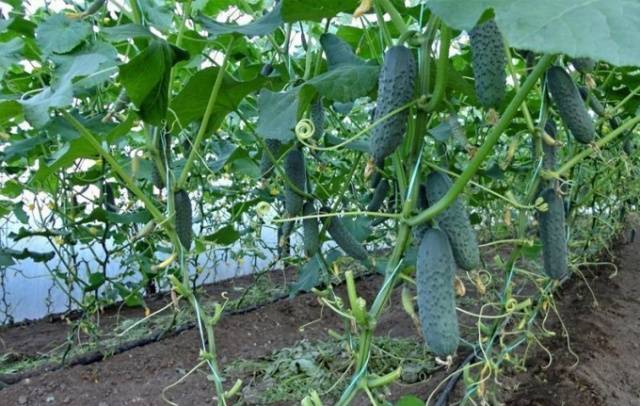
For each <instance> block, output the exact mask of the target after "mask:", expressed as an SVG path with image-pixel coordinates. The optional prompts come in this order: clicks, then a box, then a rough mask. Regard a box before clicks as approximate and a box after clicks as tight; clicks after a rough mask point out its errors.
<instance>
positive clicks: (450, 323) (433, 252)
mask: <svg viewBox="0 0 640 406" xmlns="http://www.w3.org/2000/svg"><path fill="white" fill-rule="evenodd" d="M455 272H456V266H455V260H454V258H453V253H452V252H451V246H450V244H449V239H448V238H447V235H446V234H445V233H444V232H443V231H441V230H437V229H434V228H430V229H427V230H426V231H425V232H424V233H423V234H422V240H421V241H420V246H419V247H418V256H417V261H416V285H417V290H418V313H419V316H420V326H421V328H422V334H423V336H424V338H425V340H426V341H427V345H428V346H429V349H430V350H431V351H432V352H433V353H434V354H435V355H437V356H438V357H440V358H445V357H446V356H448V355H453V354H455V352H456V350H457V349H458V343H459V341H460V332H459V328H458V317H457V314H456V298H455V291H454V288H453V278H454V275H455Z"/></svg>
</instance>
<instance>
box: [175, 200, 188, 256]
mask: <svg viewBox="0 0 640 406" xmlns="http://www.w3.org/2000/svg"><path fill="white" fill-rule="evenodd" d="M173 207H174V208H175V227H176V233H177V234H178V239H179V240H180V243H181V244H182V246H183V247H184V248H186V249H187V250H189V249H191V241H192V240H193V212H192V209H191V199H189V194H188V193H187V192H186V191H184V190H179V191H177V192H175V193H174V195H173Z"/></svg>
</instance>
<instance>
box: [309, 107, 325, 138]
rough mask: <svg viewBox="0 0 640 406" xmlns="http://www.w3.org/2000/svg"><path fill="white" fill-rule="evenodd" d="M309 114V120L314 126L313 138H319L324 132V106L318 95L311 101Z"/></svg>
mask: <svg viewBox="0 0 640 406" xmlns="http://www.w3.org/2000/svg"><path fill="white" fill-rule="evenodd" d="M309 115H310V116H311V122H312V123H313V126H314V128H315V131H314V132H313V138H315V139H320V138H321V137H322V135H323V134H324V120H325V116H324V107H323V106H322V99H321V98H320V97H318V98H316V100H315V101H314V102H313V103H311V107H310V111H309Z"/></svg>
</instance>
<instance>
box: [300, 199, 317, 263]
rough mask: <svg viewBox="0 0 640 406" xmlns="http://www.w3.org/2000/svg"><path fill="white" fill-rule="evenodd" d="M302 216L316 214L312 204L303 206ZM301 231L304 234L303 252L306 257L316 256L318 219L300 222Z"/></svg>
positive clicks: (307, 203) (308, 203)
mask: <svg viewBox="0 0 640 406" xmlns="http://www.w3.org/2000/svg"><path fill="white" fill-rule="evenodd" d="M302 214H303V215H304V216H311V215H314V214H317V213H316V208H315V207H314V204H313V202H306V203H305V204H304V207H303V209H302ZM302 230H303V233H304V234H303V242H304V250H305V252H306V254H307V257H312V256H314V255H316V253H317V252H318V249H319V248H320V231H319V229H318V219H317V218H308V219H304V220H302Z"/></svg>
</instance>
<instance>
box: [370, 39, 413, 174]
mask: <svg viewBox="0 0 640 406" xmlns="http://www.w3.org/2000/svg"><path fill="white" fill-rule="evenodd" d="M417 70H418V68H417V66H416V60H415V58H414V57H413V53H412V52H411V50H410V49H408V48H405V47H403V46H400V45H398V46H395V47H392V48H390V49H389V50H388V51H387V52H386V53H385V55H384V63H383V64H382V67H381V68H380V76H379V78H378V99H377V101H376V109H375V113H374V121H377V120H380V119H381V118H382V117H384V116H386V115H388V114H390V113H391V112H392V111H394V110H397V109H398V108H400V107H402V106H404V105H406V104H407V103H409V102H410V101H411V100H412V99H413V94H414V84H415V80H416V72H417ZM408 118H409V109H404V110H402V111H400V112H398V113H396V114H394V115H393V116H391V117H389V118H387V119H386V120H384V121H383V122H381V123H379V124H378V125H376V126H375V127H374V128H373V130H372V134H371V138H370V140H369V142H370V149H371V154H372V156H373V160H374V162H375V163H376V165H380V164H381V163H382V162H383V161H384V159H385V158H386V157H387V156H389V155H391V154H392V153H393V151H395V150H396V148H397V147H398V146H399V145H400V144H401V143H402V139H403V136H404V133H405V131H406V129H407V121H408Z"/></svg>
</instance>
